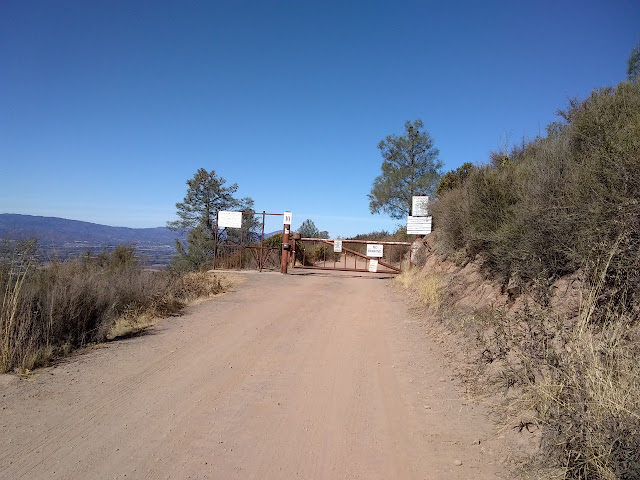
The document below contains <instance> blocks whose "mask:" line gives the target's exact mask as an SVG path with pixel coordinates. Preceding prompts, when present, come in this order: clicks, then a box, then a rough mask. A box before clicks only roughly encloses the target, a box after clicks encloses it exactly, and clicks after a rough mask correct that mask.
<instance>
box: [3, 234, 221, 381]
mask: <svg viewBox="0 0 640 480" xmlns="http://www.w3.org/2000/svg"><path fill="white" fill-rule="evenodd" d="M3 246H4V247H6V246H7V242H5V243H4V244H3ZM14 246H15V247H16V248H15V249H14V251H13V253H12V252H11V249H8V248H5V249H4V250H3V252H2V253H3V255H1V256H0V260H2V262H0V288H1V291H2V305H1V306H2V310H1V311H0V336H1V338H0V349H1V351H0V371H1V372H7V371H11V370H14V369H15V370H18V371H27V370H31V369H33V368H35V367H37V366H39V365H43V364H46V363H47V362H48V361H49V360H50V359H51V358H52V357H54V356H60V355H65V354H67V353H69V352H70V351H71V350H73V349H74V348H78V347H81V346H84V345H86V344H88V343H94V342H101V341H104V340H108V339H113V338H116V337H119V336H125V335H131V334H134V333H137V332H139V331H141V330H143V329H145V328H147V327H148V326H150V325H152V324H153V323H154V322H155V321H156V320H157V319H158V318H161V317H166V316H168V315H172V314H175V313H177V312H179V311H180V310H181V309H183V308H184V307H185V306H186V305H187V304H189V302H192V301H194V300H195V299H198V298H208V297H210V296H212V295H215V294H217V293H220V292H222V291H224V289H225V285H224V284H223V282H222V281H221V279H220V278H218V277H217V276H216V275H214V274H210V273H203V272H193V273H187V274H183V275H172V274H169V273H167V272H150V271H145V270H143V269H142V268H141V267H140V266H139V265H138V263H137V260H136V258H135V255H134V253H133V249H132V248H130V247H117V248H116V249H115V250H114V251H113V252H110V253H102V254H100V255H99V256H98V257H96V258H91V257H84V258H81V259H77V260H72V261H67V262H52V263H51V264H49V265H46V266H39V265H37V264H35V263H34V262H33V261H32V260H28V259H27V258H28V255H25V253H26V252H24V251H22V250H20V245H18V244H15V245H14ZM7 252H8V253H7Z"/></svg>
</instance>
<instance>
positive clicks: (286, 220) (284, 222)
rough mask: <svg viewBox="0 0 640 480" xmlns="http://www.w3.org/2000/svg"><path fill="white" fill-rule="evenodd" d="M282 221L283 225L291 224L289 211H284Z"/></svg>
mask: <svg viewBox="0 0 640 480" xmlns="http://www.w3.org/2000/svg"><path fill="white" fill-rule="evenodd" d="M282 223H283V224H284V225H291V212H284V219H283V221H282Z"/></svg>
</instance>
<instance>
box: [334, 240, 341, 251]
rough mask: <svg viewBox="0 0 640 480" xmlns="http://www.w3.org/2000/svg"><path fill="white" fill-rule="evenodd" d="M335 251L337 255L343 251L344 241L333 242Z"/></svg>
mask: <svg viewBox="0 0 640 480" xmlns="http://www.w3.org/2000/svg"><path fill="white" fill-rule="evenodd" d="M333 251H334V252H336V253H340V252H341V251H342V240H334V241H333Z"/></svg>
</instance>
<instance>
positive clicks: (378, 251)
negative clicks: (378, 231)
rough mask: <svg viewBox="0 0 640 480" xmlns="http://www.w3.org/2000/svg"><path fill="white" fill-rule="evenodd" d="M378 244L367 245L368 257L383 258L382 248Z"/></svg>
mask: <svg viewBox="0 0 640 480" xmlns="http://www.w3.org/2000/svg"><path fill="white" fill-rule="evenodd" d="M383 246H384V245H379V244H376V243H367V257H382V247H383Z"/></svg>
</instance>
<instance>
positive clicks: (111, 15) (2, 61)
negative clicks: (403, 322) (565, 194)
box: [0, 0, 640, 237]
mask: <svg viewBox="0 0 640 480" xmlns="http://www.w3.org/2000/svg"><path fill="white" fill-rule="evenodd" d="M639 19H640V2H638V1H636V0H633V1H622V0H619V1H535V2H523V1H513V0H512V1H466V2H455V1H451V2H449V1H448V2H427V1H395V2H392V1H376V0H368V1H331V0H323V1H320V0H318V1H303V0H298V1H265V0H262V1H243V0H237V1H231V0H229V1H190V0H174V1H166V0H145V1H142V0H108V1H107V0H81V1H80V0H78V1H69V0H55V1H53V0H47V1H43V0H32V1H18V0H3V1H2V2H0V212H2V213H24V214H31V215H45V216H57V217H65V218H72V219H77V220H86V221H91V222H95V223H104V224H107V225H116V226H129V227H150V226H161V225H164V224H165V223H166V222H167V221H169V220H173V219H175V203H176V202H179V201H181V200H182V199H183V197H184V194H185V192H186V184H185V182H186V181H187V179H189V178H191V177H192V176H193V174H194V173H195V172H196V170H197V169H198V168H201V167H202V168H206V169H207V170H215V171H216V173H217V174H219V175H221V176H223V177H224V178H225V179H226V180H227V181H228V183H237V184H238V185H239V191H238V194H239V195H240V196H250V197H252V198H253V199H254V200H255V206H256V209H257V210H260V211H262V210H266V211H267V212H273V213H275V212H282V211H284V210H291V211H292V212H293V227H294V229H295V228H296V227H297V226H299V224H300V223H301V222H302V221H303V220H304V219H306V218H311V219H312V220H313V221H314V222H315V224H316V226H317V227H318V228H319V229H320V230H328V231H329V233H330V235H331V236H333V237H335V236H349V235H354V234H357V233H364V232H369V231H372V230H380V229H387V230H394V227H395V226H396V225H397V223H398V221H395V220H391V219H389V218H388V217H385V216H384V215H371V214H370V213H369V208H368V200H367V194H368V193H369V191H370V189H371V184H372V182H373V180H374V178H375V177H376V176H377V175H378V174H379V172H380V164H381V161H382V159H381V157H380V152H379V150H378V149H377V144H378V143H379V142H380V140H382V139H384V138H385V137H386V136H387V135H389V134H401V133H402V130H403V125H404V122H405V121H406V120H414V119H416V118H421V119H422V120H423V122H424V124H425V128H426V129H427V130H428V131H429V133H430V134H431V136H432V137H433V138H434V140H435V144H436V146H437V147H438V148H439V149H440V159H441V160H442V161H443V162H444V166H445V170H450V169H453V168H456V167H458V166H459V165H461V164H462V163H464V162H467V161H471V162H474V163H478V162H484V161H486V160H487V158H488V154H489V152H490V151H492V150H497V149H500V148H501V147H503V146H504V145H508V144H510V143H514V142H515V143H518V142H520V141H521V140H522V138H523V137H524V138H527V139H531V138H533V137H535V136H536V135H538V134H539V133H544V127H545V126H546V125H547V124H548V123H550V122H551V121H553V120H555V119H556V117H555V112H556V111H557V110H558V109H560V108H563V107H564V106H566V104H567V102H568V100H569V99H570V98H573V97H577V98H584V97H585V96H586V95H588V94H589V92H590V91H591V90H592V89H594V88H598V87H602V86H606V85H615V84H617V83H619V82H620V81H623V80H624V79H625V73H626V62H627V58H628V56H629V54H630V52H631V49H632V48H633V47H634V46H635V45H637V44H638V43H639V42H640V24H639V23H638V20H639ZM280 228H281V225H280ZM267 229H268V230H269V229H270V227H269V226H267ZM274 229H277V227H275V228H274Z"/></svg>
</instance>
